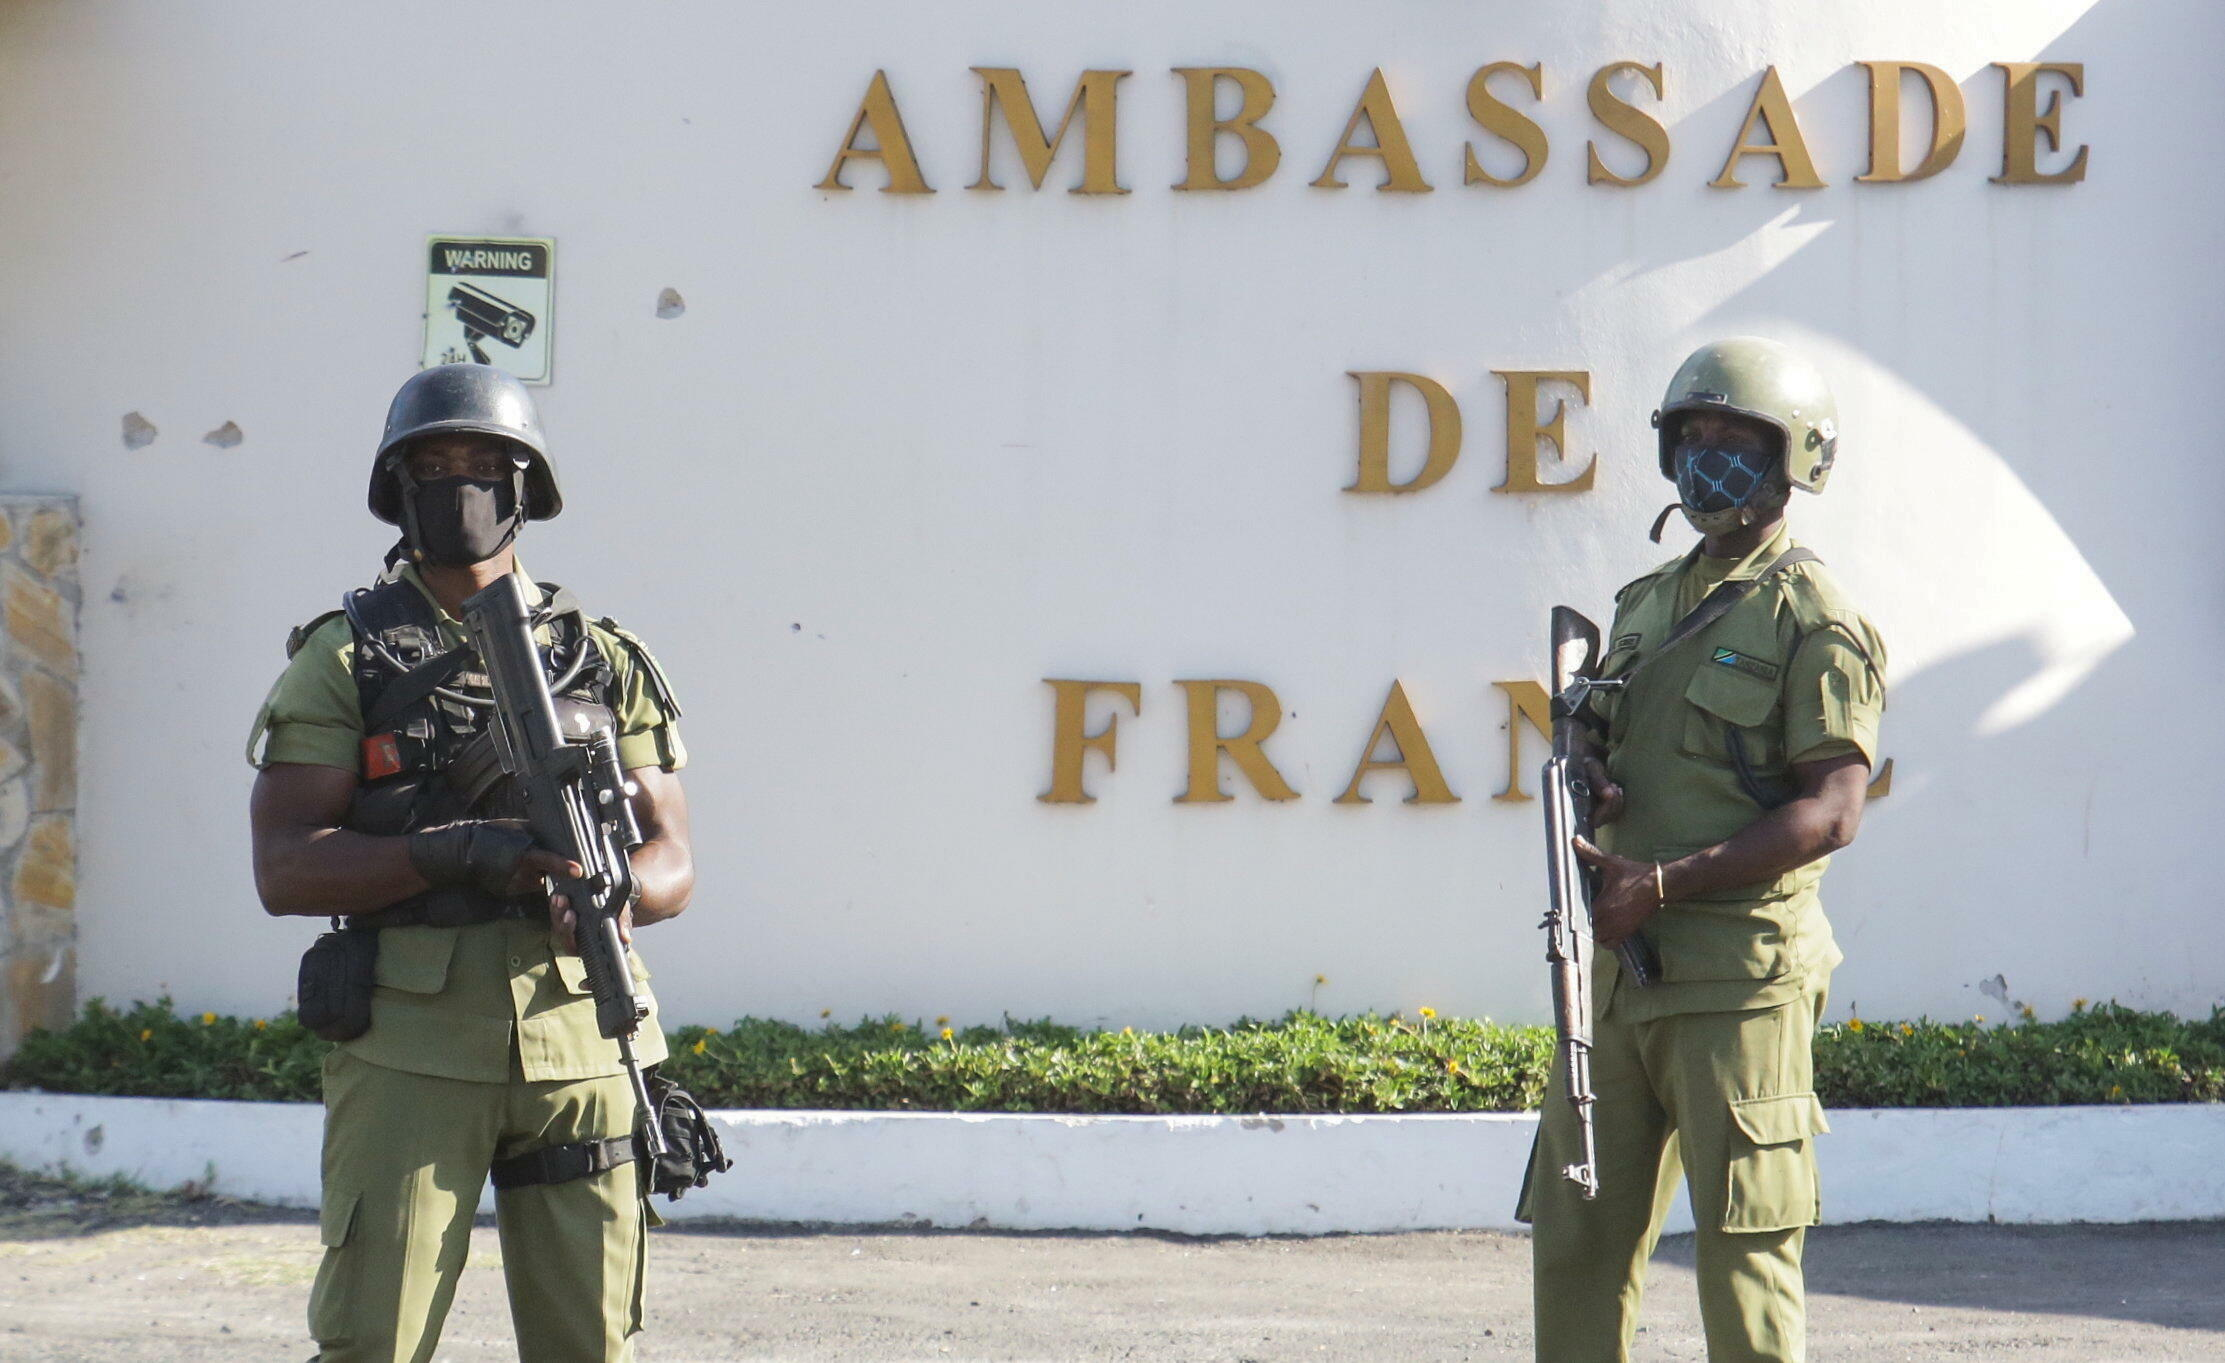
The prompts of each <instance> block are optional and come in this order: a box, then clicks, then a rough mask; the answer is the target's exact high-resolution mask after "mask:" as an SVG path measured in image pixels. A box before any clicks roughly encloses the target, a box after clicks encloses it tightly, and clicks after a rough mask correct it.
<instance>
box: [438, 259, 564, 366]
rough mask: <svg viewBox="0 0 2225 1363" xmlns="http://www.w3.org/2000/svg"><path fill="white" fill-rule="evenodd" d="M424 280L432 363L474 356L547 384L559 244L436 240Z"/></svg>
mask: <svg viewBox="0 0 2225 1363" xmlns="http://www.w3.org/2000/svg"><path fill="white" fill-rule="evenodd" d="M425 280H426V284H425V360H424V362H425V364H426V366H428V367H429V366H432V365H436V364H460V363H463V362H465V361H475V362H477V363H479V364H491V365H495V366H497V367H499V368H502V369H507V370H509V371H510V372H511V373H512V374H515V375H517V376H518V377H519V378H520V379H522V380H524V381H525V382H527V383H547V382H548V381H549V335H550V331H551V327H550V325H549V309H550V306H551V304H552V303H553V301H554V298H555V283H556V243H555V242H554V241H551V240H549V239H547V238H545V237H434V238H433V239H432V242H431V250H430V258H429V261H428V264H427V268H426V273H425Z"/></svg>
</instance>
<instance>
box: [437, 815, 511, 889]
mask: <svg viewBox="0 0 2225 1363" xmlns="http://www.w3.org/2000/svg"><path fill="white" fill-rule="evenodd" d="M532 850H533V835H532V834H531V833H528V832H527V831H526V829H525V820H523V819H464V820H461V821H459V822H456V823H444V824H441V825H439V826H438V827H434V828H425V829H420V830H418V831H417V832H415V833H412V834H410V835H409V864H410V865H411V866H413V867H415V868H416V870H417V874H419V875H421V876H423V877H425V879H426V880H428V881H430V882H431V883H432V884H434V885H436V886H444V887H445V886H459V885H460V886H470V887H473V888H476V889H481V890H484V891H486V892H487V893H488V894H493V895H502V894H508V893H509V892H510V880H511V877H513V876H515V875H516V874H517V872H518V863H519V862H520V861H522V860H524V859H525V854H526V853H527V852H530V851H532Z"/></svg>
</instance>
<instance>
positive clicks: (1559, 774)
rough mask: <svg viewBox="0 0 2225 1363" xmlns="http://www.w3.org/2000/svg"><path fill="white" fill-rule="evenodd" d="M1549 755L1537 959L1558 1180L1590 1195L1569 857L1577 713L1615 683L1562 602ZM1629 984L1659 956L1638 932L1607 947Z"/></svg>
mask: <svg viewBox="0 0 2225 1363" xmlns="http://www.w3.org/2000/svg"><path fill="white" fill-rule="evenodd" d="M1552 636H1553V638H1552V643H1553V653H1552V670H1551V676H1552V684H1553V755H1552V756H1551V757H1549V758H1547V759H1546V760H1545V771H1544V774H1543V775H1542V776H1541V777H1540V778H1539V782H1538V784H1539V785H1540V786H1541V787H1542V788H1543V791H1544V794H1543V797H1542V798H1543V799H1544V802H1545V882H1546V891H1547V900H1546V908H1545V922H1544V923H1543V924H1542V926H1543V927H1544V929H1545V959H1546V960H1547V961H1548V962H1549V963H1551V965H1552V967H1553V1030H1554V1032H1555V1034H1556V1036H1555V1040H1556V1041H1557V1042H1558V1043H1559V1044H1558V1050H1559V1057H1558V1059H1559V1062H1560V1064H1561V1065H1562V1066H1563V1068H1564V1070H1565V1075H1564V1078H1565V1079H1566V1081H1567V1088H1568V1101H1569V1104H1570V1105H1571V1106H1573V1107H1574V1108H1575V1109H1576V1128H1577V1131H1578V1132H1579V1133H1580V1138H1581V1140H1582V1143H1583V1152H1584V1157H1583V1160H1582V1162H1581V1163H1577V1164H1570V1165H1565V1166H1563V1167H1562V1169H1561V1177H1563V1178H1565V1179H1567V1180H1568V1181H1569V1182H1571V1183H1573V1184H1575V1185H1576V1186H1577V1187H1579V1188H1581V1189H1582V1190H1583V1193H1584V1197H1585V1198H1586V1199H1587V1200H1589V1199H1591V1198H1594V1197H1597V1196H1598V1195H1599V1156H1598V1151H1597V1148H1596V1142H1595V1140H1594V1137H1593V1134H1592V1104H1593V1103H1594V1102H1596V1101H1597V1099H1596V1097H1595V1095H1594V1094H1593V1093H1592V1090H1591V1045H1592V999H1591V961H1592V945H1593V943H1592V918H1591V893H1592V880H1591V874H1590V871H1589V870H1588V868H1586V867H1585V865H1584V864H1583V862H1582V861H1580V860H1578V858H1577V856H1576V848H1575V846H1574V841H1573V840H1574V839H1576V838H1578V837H1585V838H1589V837H1590V836H1591V835H1592V821H1591V812H1592V791H1591V783H1590V782H1589V781H1587V780H1586V779H1585V777H1584V773H1583V770H1582V767H1581V765H1580V764H1581V761H1582V755H1583V754H1582V750H1581V748H1580V746H1579V744H1580V741H1581V738H1580V735H1581V732H1582V730H1583V727H1584V724H1585V720H1584V717H1583V709H1584V706H1585V703H1586V702H1588V701H1589V700H1590V699H1591V693H1592V692H1593V691H1598V690H1606V689H1609V688H1611V687H1614V686H1617V685H1619V684H1620V683H1618V682H1614V681H1600V680H1598V679H1597V678H1595V677H1594V676H1593V675H1592V673H1593V671H1594V670H1595V669H1596V668H1597V667H1598V665H1599V626H1597V625H1595V624H1593V623H1592V622H1591V621H1590V620H1588V619H1586V618H1585V617H1584V616H1583V615H1582V614H1580V613H1579V612H1576V611H1573V610H1570V609H1569V608H1568V607H1566V606H1555V607H1553V621H1552ZM1615 953H1616V956H1617V957H1618V958H1619V959H1620V960H1621V962H1622V966H1623V970H1624V971H1625V972H1626V973H1627V974H1628V975H1629V976H1630V979H1631V983H1633V984H1636V985H1640V986H1644V985H1650V984H1652V983H1653V982H1654V981H1655V980H1657V979H1659V978H1660V977H1661V960H1660V957H1659V956H1658V955H1657V954H1656V953H1655V952H1654V949H1653V944H1652V943H1650V942H1648V941H1647V940H1646V939H1645V938H1644V937H1643V936H1642V935H1635V934H1634V935H1632V936H1630V937H1628V938H1625V939H1624V940H1623V941H1622V942H1621V943H1620V944H1619V945H1618V946H1617V947H1616V948H1615Z"/></svg>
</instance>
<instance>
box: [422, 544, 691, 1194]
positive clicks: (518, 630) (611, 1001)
mask: <svg viewBox="0 0 2225 1363" xmlns="http://www.w3.org/2000/svg"><path fill="white" fill-rule="evenodd" d="M463 616H464V627H465V628H466V629H467V630H469V631H470V633H471V642H472V644H473V645H474V646H475V647H476V648H477V649H478V650H479V657H480V660H481V661H482V662H483V663H484V664H485V666H486V669H487V677H488V680H489V682H490V683H491V685H492V686H493V689H494V710H495V719H494V723H493V724H492V725H491V726H490V727H491V728H492V730H493V733H494V744H495V753H496V755H497V756H498V757H499V758H500V760H501V762H502V770H503V771H504V772H505V773H506V774H508V775H509V776H510V778H511V779H512V780H514V781H516V782H517V785H518V789H519V791H520V792H521V793H522V794H523V795H524V797H525V817H526V824H527V826H528V827H529V828H530V829H531V830H532V833H533V841H534V842H535V843H537V844H538V845H540V846H541V847H543V848H546V849H547V850H549V851H551V852H554V853H556V854H557V855H558V856H560V857H563V858H565V859H566V860H568V861H571V862H573V863H575V864H577V865H579V866H582V867H584V868H586V873H585V874H584V875H581V876H578V877H576V878H575V877H571V876H552V877H550V878H549V881H548V888H549V893H550V894H552V895H562V896H564V899H565V902H566V904H567V905H569V906H570V908H571V911H572V914H573V924H574V936H575V938H576V940H577V942H578V944H579V959H580V964H581V965H582V966H584V967H585V968H586V972H587V987H588V989H589V990H591V991H592V992H593V993H594V996H595V1026H596V1029H597V1030H598V1031H600V1032H601V1033H602V1034H603V1035H604V1036H606V1037H609V1038H611V1039H612V1040H614V1041H616V1042H617V1043H618V1058H619V1059H620V1060H621V1061H623V1062H625V1066H626V1078H627V1080H628V1081H629V1082H630V1083H631V1084H632V1085H633V1093H634V1110H635V1115H636V1122H635V1125H636V1128H637V1130H638V1132H639V1134H640V1139H641V1142H642V1146H643V1148H644V1149H645V1150H646V1151H647V1152H648V1156H649V1158H650V1159H651V1160H655V1159H659V1158H661V1157H662V1156H663V1155H664V1153H665V1144H664V1133H663V1131H662V1129H661V1123H659V1121H658V1120H657V1116H656V1108H655V1106H654V1105H652V1104H651V1103H650V1101H649V1088H648V1085H647V1083H646V1082H645V1081H644V1080H643V1079H642V1075H641V1065H640V1062H638V1061H636V1060H635V1059H634V1048H633V1039H634V1036H635V1034H636V1033H637V1032H638V1031H639V1030H640V1028H641V1023H642V1020H643V1019H644V1018H646V1017H647V1016H648V1015H649V1007H648V1005H647V1004H645V1003H643V1002H642V1001H641V999H640V996H639V995H637V994H636V993H635V992H634V977H633V970H632V969H631V967H630V966H629V965H628V964H627V961H626V946H625V943H624V942H623V941H621V940H620V938H619V936H618V919H619V915H620V914H622V913H623V912H624V911H625V910H626V909H627V908H628V907H629V906H630V905H631V904H632V903H633V902H634V900H635V899H637V898H639V897H640V893H641V889H640V886H639V884H637V883H636V882H635V880H634V877H633V867H632V864H631V863H630V862H629V861H628V860H627V858H626V854H627V853H628V852H630V851H632V850H633V849H634V848H636V847H639V846H641V841H642V839H641V827H640V825H639V824H637V823H636V822H635V821H634V814H633V805H632V804H631V803H630V801H629V800H628V798H627V797H628V796H629V795H630V794H631V793H632V790H633V786H632V783H631V782H629V781H627V780H626V774H625V772H624V771H623V770H622V769H621V768H620V767H619V765H618V740H617V737H616V736H615V735H613V734H612V733H611V731H610V729H609V728H608V727H607V726H606V727H604V728H600V729H596V730H594V731H592V732H586V733H579V734H567V733H565V732H564V729H563V726H562V725H561V724H559V723H558V721H557V717H556V702H555V699H554V698H553V697H552V696H551V695H550V694H549V682H548V675H547V674H546V673H545V672H544V671H542V668H541V650H540V648H539V646H537V645H536V644H535V643H534V642H533V623H534V621H533V612H532V610H531V608H529V607H528V606H527V605H526V602H525V591H524V589H523V588H522V587H520V586H519V585H518V578H517V574H515V573H505V574H503V575H502V577H501V578H500V579H498V580H497V581H496V582H495V583H494V585H493V586H490V587H488V588H486V589H485V590H483V591H480V592H477V593H475V594H474V595H472V596H471V597H469V598H468V599H466V600H465V602H464V606H463Z"/></svg>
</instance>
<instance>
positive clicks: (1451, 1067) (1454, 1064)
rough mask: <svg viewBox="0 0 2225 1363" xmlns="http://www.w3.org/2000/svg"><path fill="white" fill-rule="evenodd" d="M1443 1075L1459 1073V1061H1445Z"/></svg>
mask: <svg viewBox="0 0 2225 1363" xmlns="http://www.w3.org/2000/svg"><path fill="white" fill-rule="evenodd" d="M1445 1073H1447V1074H1458V1073H1460V1062H1459V1061H1457V1060H1447V1061H1446V1062H1445Z"/></svg>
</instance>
